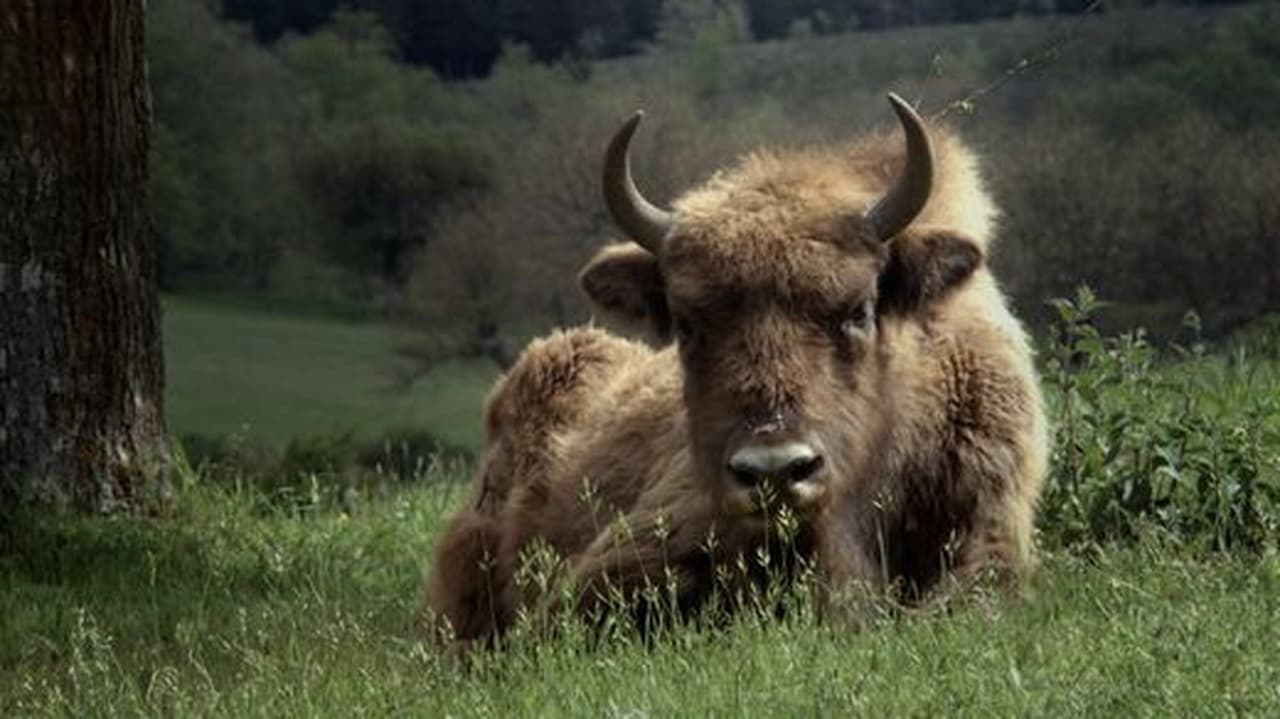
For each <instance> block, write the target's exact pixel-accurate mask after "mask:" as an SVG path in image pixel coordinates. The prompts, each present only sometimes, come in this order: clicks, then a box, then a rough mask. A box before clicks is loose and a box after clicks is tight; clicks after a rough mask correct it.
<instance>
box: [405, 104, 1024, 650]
mask: <svg viewBox="0 0 1280 719" xmlns="http://www.w3.org/2000/svg"><path fill="white" fill-rule="evenodd" d="M889 100H890V103H891V105H892V107H893V109H894V111H895V112H896V115H897V118H898V120H899V122H900V124H901V128H902V131H903V132H904V134H905V140H906V142H905V153H903V152H902V151H901V149H900V148H901V144H900V142H899V141H897V140H896V139H894V138H893V137H892V136H891V135H890V134H889V133H881V134H873V135H871V136H868V137H865V138H863V139H861V140H859V141H857V142H854V143H852V144H850V145H847V146H841V147H838V148H825V149H816V150H815V149H807V150H792V151H787V152H759V153H755V154H751V155H749V156H747V157H745V158H743V159H741V160H740V161H739V162H738V163H737V164H736V165H735V166H733V167H732V168H731V169H728V170H725V171H722V172H720V173H718V174H716V175H714V176H713V177H711V178H710V179H709V180H708V181H706V182H705V183H704V184H703V185H701V186H700V187H697V188H696V189H693V190H691V191H688V192H687V193H686V194H684V195H683V196H682V197H681V198H679V200H678V201H676V202H675V204H674V208H673V209H672V210H664V209H661V208H659V207H656V206H655V205H653V204H651V203H650V202H648V201H647V200H645V198H644V197H643V196H642V195H641V194H640V192H639V191H638V190H637V188H636V186H635V183H634V182H633V180H632V176H631V171H630V164H629V147H630V144H631V140H632V137H633V135H634V133H635V131H636V129H637V127H638V125H639V123H640V120H641V117H642V114H641V113H637V114H636V115H635V116H634V117H633V118H631V119H630V120H629V121H628V122H627V123H626V124H625V125H623V126H622V128H621V129H620V130H619V131H618V132H617V134H616V135H615V136H614V137H613V139H612V141H611V142H610V144H609V146H608V148H607V150H606V154H605V162H604V172H603V189H604V197H605V200H606V204H607V206H608V208H609V210H610V212H611V214H612V216H613V217H614V219H615V221H616V222H617V224H618V225H619V227H620V228H621V230H622V231H623V232H624V233H625V235H626V236H627V237H628V238H629V240H630V242H627V243H621V244H614V245H610V246H607V247H605V248H603V249H602V250H601V251H600V252H599V253H598V254H597V255H596V256H595V257H594V258H593V259H592V260H591V261H590V262H589V263H588V264H587V265H586V267H585V268H584V269H583V270H582V272H581V274H580V277H579V280H580V284H581V287H582V288H583V290H584V291H585V293H586V295H587V296H588V298H589V299H590V301H591V302H592V304H593V306H594V308H595V309H596V311H597V313H598V315H597V316H598V317H601V318H605V319H608V320H609V321H610V323H611V324H613V325H614V326H621V327H624V328H625V329H626V330H627V332H628V333H629V334H631V335H633V336H637V335H638V336H642V337H643V338H644V339H645V340H647V341H645V342H640V341H636V340H634V339H625V338H623V337H621V336H618V335H616V334H611V333H609V332H606V331H604V330H602V329H598V328H595V327H584V328H577V329H569V330H563V331H556V332H554V333H553V334H551V335H550V336H549V337H545V338H543V339H539V340H536V341H534V342H533V343H532V344H530V345H529V347H528V348H526V349H525V351H524V352H523V354H522V355H521V357H520V358H519V359H518V360H517V361H516V363H515V364H514V366H513V367H512V368H511V369H510V371H509V372H507V373H506V375H505V376H504V377H502V378H501V379H500V380H499V381H498V382H497V384H496V386H495V388H494V389H493V391H492V393H491V395H490V397H489V400H488V404H487V409H486V420H485V421H486V429H487V433H488V447H487V450H486V454H485V455H484V457H483V462H482V465H481V466H480V468H479V470H478V475H477V478H476V480H475V482H474V487H473V493H472V496H471V497H470V499H469V500H468V501H467V503H466V505H465V506H464V507H463V508H462V509H460V511H458V513H457V514H456V515H455V516H454V517H453V518H452V520H451V522H450V524H449V525H448V527H447V529H446V531H445V533H444V535H443V537H442V538H441V539H440V541H439V544H438V546H437V550H436V557H435V561H434V564H433V568H432V573H431V576H430V578H429V580H428V588H427V604H428V610H427V614H428V615H429V617H431V618H432V619H433V621H434V622H435V624H434V625H433V626H435V627H447V629H448V631H449V632H450V633H451V635H452V636H453V637H455V638H456V639H457V640H460V641H463V642H471V641H474V640H493V639H494V638H496V637H499V636H501V635H502V634H503V632H504V631H505V630H506V629H508V628H509V627H510V626H511V624H512V623H513V621H515V618H516V617H517V615H518V614H519V612H520V611H521V608H522V607H525V606H527V603H528V602H530V601H533V600H535V599H536V597H534V596H530V595H529V593H528V592H527V591H523V590H522V588H521V587H522V584H521V582H519V581H517V575H518V573H519V572H520V565H521V561H522V557H523V556H524V554H525V553H526V551H527V550H528V548H530V547H531V546H533V545H535V544H537V545H539V546H543V547H546V548H547V549H549V550H550V552H551V553H552V555H551V556H553V557H556V558H558V559H559V562H560V564H559V566H560V572H561V573H562V574H561V577H562V579H567V581H568V584H567V586H570V587H572V591H573V594H572V595H570V596H571V597H572V600H571V601H572V602H573V604H574V605H575V606H576V607H577V608H578V609H580V610H582V611H585V612H594V611H599V610H602V609H604V610H607V609H608V608H610V607H613V606H616V605H614V604H612V603H606V602H605V600H606V599H608V598H610V597H613V598H616V597H618V596H619V595H621V596H623V597H629V596H633V595H635V594H636V593H637V592H640V591H642V590H644V589H645V588H648V587H654V586H658V587H662V588H664V591H666V592H669V593H670V594H671V596H672V597H673V599H674V603H675V605H676V606H678V608H679V609H680V610H693V609H696V608H698V607H700V606H703V605H704V604H705V603H706V602H707V601H708V599H709V598H710V597H711V596H713V593H714V592H716V590H717V587H718V586H723V585H724V584H725V583H726V582H727V583H730V584H737V583H747V584H750V583H754V582H759V581H760V580H761V577H760V576H758V575H759V574H760V572H757V571H755V570H754V569H753V568H752V567H754V563H753V562H742V561H738V562H736V563H735V562H734V559H735V558H740V557H753V556H756V555H757V554H759V550H760V549H761V548H762V547H766V546H768V545H769V544H770V543H771V542H772V543H773V544H774V546H777V545H778V542H779V536H780V534H779V533H780V532H781V531H783V530H782V529H780V528H779V526H780V525H781V524H783V523H782V522H775V521H772V520H773V519H776V518H778V517H788V518H789V522H788V523H787V524H789V528H787V529H786V534H787V536H786V539H787V542H788V544H787V546H788V548H789V552H788V556H791V557H794V558H799V559H800V560H803V561H804V562H805V563H807V564H806V566H809V567H811V568H812V569H813V572H812V573H813V574H814V575H815V576H816V577H817V578H818V580H819V582H820V585H821V586H822V587H826V588H828V589H837V590H838V589H840V588H842V587H849V586H869V587H872V588H877V590H878V591H879V590H883V591H891V592H893V593H894V595H895V596H900V597H905V598H906V599H907V600H908V601H910V600H912V599H915V598H923V597H925V596H926V595H927V593H929V592H930V590H931V589H933V588H935V587H936V586H937V585H939V583H940V582H941V581H942V580H944V579H945V578H948V577H958V578H965V577H973V576H975V575H978V574H979V573H982V574H983V575H984V576H985V575H986V574H987V571H986V570H987V569H991V570H994V573H995V574H996V576H999V577H1005V578H1008V579H1009V580H1011V581H1012V582H1013V583H1014V585H1015V586H1016V584H1017V580H1018V579H1019V578H1021V577H1023V576H1025V573H1026V571H1027V570H1028V569H1029V568H1030V567H1031V566H1032V564H1033V558H1032V521H1033V515H1034V512H1035V507H1036V503H1037V498H1038V495H1039V493H1040V489H1041V484H1042V480H1043V476H1044V474H1045V469H1046V421H1045V417H1044V412H1043V409H1042V403H1041V396H1040V392H1039V389H1038V386H1037V377H1036V374H1035V370H1034V367H1033V364H1032V353H1031V351H1030V348H1029V344H1028V340H1027V336H1026V334H1025V333H1024V331H1023V329H1022V327H1021V325H1020V324H1019V322H1018V321H1017V320H1016V319H1015V317H1014V316H1013V314H1012V313H1011V312H1010V310H1009V307H1008V305H1007V304H1006V302H1005V300H1004V298H1003V296H1002V295H1001V293H1000V290H999V287H998V286H997V283H996V281H995V279H994V277H993V276H992V275H991V273H990V271H989V270H988V268H987V266H986V262H985V260H986V254H987V249H988V245H989V240H990V236H991V233H992V225H993V222H994V220H995V216H996V208H995V206H994V205H993V203H992V201H991V199H990V197H989V196H988V194H987V192H986V190H985V189H984V187H983V183H982V180H981V178H980V176H979V171H978V166H977V161H976V159H975V156H974V155H973V153H972V152H971V151H969V150H968V149H967V148H966V147H965V146H964V145H963V144H962V143H961V142H960V140H959V139H957V138H956V137H955V136H954V135H953V134H952V133H950V132H949V131H947V130H946V129H944V128H940V127H930V126H928V125H927V124H926V123H925V122H924V121H923V120H922V119H921V118H920V117H919V115H918V114H917V113H916V112H915V110H914V109H912V107H911V106H910V105H908V104H907V103H905V102H904V101H902V100H901V99H900V98H898V97H897V96H896V95H892V94H891V95H890V96H889ZM725 564H728V565H730V566H736V567H737V568H738V569H737V570H736V571H729V572H724V571H720V570H718V569H717V567H719V566H723V565H725ZM798 564H799V563H798V562H795V561H793V562H792V564H791V565H788V566H790V567H791V568H790V569H789V568H788V566H784V567H783V569H782V571H781V574H782V576H784V577H785V576H788V575H787V572H789V571H792V570H793V569H794V566H798ZM730 589H732V587H730Z"/></svg>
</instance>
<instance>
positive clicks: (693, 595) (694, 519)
mask: <svg viewBox="0 0 1280 719" xmlns="http://www.w3.org/2000/svg"><path fill="white" fill-rule="evenodd" d="M679 511H680V514H679V515H676V514H674V513H673V512H672V511H669V510H666V509H665V508H660V507H643V506H642V507H640V508H638V509H637V510H636V511H633V512H631V513H629V514H626V515H622V516H619V517H618V518H617V519H615V520H614V521H613V522H611V523H610V524H609V525H608V526H607V527H606V528H605V529H604V530H603V531H601V532H600V533H599V534H598V535H597V536H596V537H595V539H594V540H593V541H592V542H591V543H590V544H589V545H588V546H587V547H586V549H584V550H583V551H582V552H581V553H579V554H578V555H576V556H574V557H573V558H572V559H571V561H570V565H569V566H570V581H571V584H572V587H573V590H574V597H575V602H576V605H577V609H578V611H579V612H581V613H582V614H583V615H584V616H587V617H600V616H602V615H604V614H607V613H609V612H610V611H612V610H616V609H626V610H627V611H631V612H632V613H633V615H634V616H636V617H651V616H652V611H653V610H654V609H655V608H660V609H661V610H662V611H675V612H683V611H687V610H689V609H692V608H694V607H696V606H698V605H699V604H700V603H701V601H702V599H703V598H705V596H706V595H708V594H709V593H710V591H711V589H712V581H713V577H712V573H711V571H710V566H711V564H712V561H711V548H712V546H713V545H714V543H715V541H716V540H715V537H714V531H713V527H714V521H713V518H712V516H711V513H710V511H709V507H699V508H697V510H696V511H693V512H691V511H690V508H689V507H688V506H685V507H682V508H680V510H679Z"/></svg>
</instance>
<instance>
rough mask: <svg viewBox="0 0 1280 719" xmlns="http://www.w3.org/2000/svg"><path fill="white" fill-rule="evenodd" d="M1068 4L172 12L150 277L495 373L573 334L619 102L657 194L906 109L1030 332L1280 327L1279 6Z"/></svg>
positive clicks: (640, 1)
mask: <svg viewBox="0 0 1280 719" xmlns="http://www.w3.org/2000/svg"><path fill="white" fill-rule="evenodd" d="M1086 5H1087V3H1083V2H1075V1H1074V0H1072V1H1066V0H1003V1H1001V2H950V1H948V2H943V1H941V0H915V1H913V2H888V1H886V0H825V1H824V0H749V1H747V2H729V1H724V0H662V1H659V0H602V1H599V2H594V1H592V2H588V1H587V0H546V1H538V0H486V1H483V2H482V1H476V0H455V1H452V2H450V1H441V2H431V3H423V2H409V1H408V0H399V1H397V0H367V1H365V2H346V3H339V2H336V1H331V0H308V1H304V0H285V1H275V0H273V1H270V2H268V1H266V0H225V3H224V4H219V3H217V2H208V1H206V0H160V1H159V2H156V3H153V4H152V6H151V11H150V12H151V15H152V17H151V26H150V38H149V42H150V54H151V72H152V85H153V90H154V97H155V110H156V129H155V133H154V143H153V158H152V201H153V206H154V209H155V214H156V224H157V230H158V238H159V244H160V250H161V280H162V285H163V287H164V289H165V290H167V291H169V292H173V293H178V294H186V295H202V296H224V297H231V296H233V297H236V298H238V299H244V298H252V299H253V300H254V301H259V302H261V303H265V304H270V305H272V306H277V307H278V306H288V307H293V308H298V309H305V310H306V311H308V312H318V313H324V314H329V315H339V316H344V317H360V318H379V319H391V320H394V321H396V322H397V323H398V325H399V326H400V327H402V328H404V330H405V331H404V333H403V337H402V341H401V342H400V345H401V350H402V354H403V355H404V356H405V357H406V358H409V360H410V361H409V363H408V364H407V365H406V371H407V372H408V375H407V376H413V374H414V372H416V371H418V370H420V369H422V368H427V367H430V366H432V365H433V364H435V363H437V362H439V361H441V360H443V359H449V358H454V357H468V356H471V357H488V358H493V359H498V360H499V361H501V360H502V359H503V358H504V357H509V355H510V352H511V351H512V349H513V348H518V347H519V345H520V344H521V343H522V342H523V341H524V340H525V339H527V338H528V337H529V336H531V335H533V334H535V333H537V332H541V331H544V330H545V329H546V328H548V327H550V326H552V325H554V324H564V323H570V322H574V321H579V320H581V319H583V318H585V308H584V307H583V305H582V303H581V300H580V298H579V297H578V293H577V292H576V290H575V288H574V287H573V277H574V274H575V272H576V270H577V268H578V267H579V266H580V265H581V263H582V262H583V261H585V259H586V258H587V257H589V255H590V253H591V251H592V249H593V248H594V247H596V246H598V245H599V244H600V243H602V242H605V241H607V240H609V239H611V238H612V237H613V231H612V228H611V225H610V223H609V221H608V218H607V217H606V215H605V213H604V208H603V206H602V203H601V202H600V201H599V199H598V189H597V172H598V166H599V159H600V152H601V148H602V146H603V144H604V142H605V140H606V139H607V138H608V137H609V135H610V134H611V133H612V131H613V130H614V129H615V127H616V125H617V123H618V122H619V120H620V119H621V118H623V117H625V116H626V115H627V114H628V113H630V112H631V111H632V110H633V109H635V108H636V107H645V108H647V109H648V110H649V119H648V121H647V123H646V126H645V128H644V130H643V131H642V135H641V137H640V139H639V145H638V148H637V156H636V162H637V164H638V167H637V171H638V174H639V177H640V180H641V182H642V183H643V186H644V187H645V188H646V192H648V193H649V194H650V195H652V196H654V197H656V198H659V199H663V200H666V199H669V198H671V197H672V196H673V195H674V194H676V193H677V192H679V191H680V189H682V188H684V187H687V186H688V185H689V184H690V183H692V182H696V181H697V180H698V179H699V178H703V177H705V176H706V175H707V174H709V173H710V172H712V171H713V170H714V169H715V168H717V167H718V166H721V165H723V164H725V163H726V162H730V161H732V159H733V158H734V157H735V156H737V155H738V154H740V153H742V152H744V151H747V150H749V149H751V148H754V147H758V146H761V145H791V144H800V143H810V142H826V141H838V140H840V139H842V138H848V137H851V136H853V135H855V134H856V133H859V132H862V131H865V130H867V129H869V128H871V127H873V126H878V125H883V124H886V123H888V121H889V112H888V110H887V106H886V104H885V102H884V99H883V96H884V93H885V91H887V90H896V91H898V92H900V93H903V94H904V95H905V96H907V97H909V98H911V99H912V100H913V101H917V102H919V104H920V106H921V108H922V109H923V110H924V112H925V113H926V114H931V115H938V114H940V113H941V114H945V115H946V119H945V121H946V122H949V123H951V124H953V125H955V126H957V127H959V128H960V130H961V131H962V132H963V133H964V134H965V136H966V137H968V138H970V139H971V140H972V141H973V143H974V144H976V145H977V146H978V147H979V148H980V150H981V151H982V152H983V154H984V156H985V157H986V160H987V175H988V177H989V179H990V180H991V183H992V187H993V189H994V191H995V193H996V195H997V199H998V201H999V203H1000V204H1001V206H1002V207H1003V208H1004V209H1005V217H1004V221H1003V224H1002V230H1001V232H1000V235H999V237H1000V240H999V245H998V247H997V249H996V258H995V261H996V262H997V264H998V266H999V267H998V269H999V271H1000V273H1001V277H1002V279H1003V282H1004V284H1005V286H1006V288H1007V289H1008V291H1009V292H1010V293H1011V294H1012V296H1013V298H1014V300H1015V302H1016V303H1017V305H1018V307H1019V311H1020V312H1021V313H1022V314H1023V316H1025V317H1027V318H1028V319H1029V321H1031V322H1032V323H1033V324H1039V323H1040V321H1041V320H1042V319H1043V318H1045V317H1046V316H1047V313H1048V311H1049V310H1048V309H1047V304H1046V302H1047V300H1049V299H1050V298H1053V297H1057V296H1062V295H1065V294H1069V293H1070V292H1071V291H1072V290H1073V289H1074V288H1075V287H1076V286H1077V285H1078V284H1080V283H1088V284H1090V285H1091V286H1093V287H1094V288H1095V289H1096V290H1097V291H1098V293H1099V294H1100V295H1101V296H1102V297H1104V298H1106V299H1108V300H1110V301H1112V302H1113V303H1114V305H1113V306H1112V307H1111V309H1110V310H1109V311H1108V312H1107V313H1106V318H1107V319H1106V321H1108V322H1111V323H1112V324H1114V325H1117V326H1130V325H1135V324H1142V325H1145V326H1147V327H1149V328H1151V330H1152V331H1153V332H1154V333H1155V334H1156V335H1157V336H1164V337H1170V338H1174V337H1177V336H1178V335H1179V333H1182V332H1185V331H1187V330H1186V327H1187V323H1185V322H1184V319H1185V317H1186V313H1187V312H1188V311H1189V310H1193V311H1194V312H1195V313H1196V315H1195V317H1196V319H1195V321H1194V322H1192V323H1191V325H1192V326H1193V327H1194V331H1195V332H1197V333H1205V334H1208V335H1222V334H1225V333H1227V332H1230V331H1232V330H1234V329H1235V328H1236V327H1238V326H1240V325H1242V324H1244V323H1247V322H1249V321H1251V320H1253V319H1254V318H1256V317H1257V316H1259V315H1261V314H1264V313H1267V312H1275V311H1278V310H1280V241H1277V236H1276V228H1277V227H1280V203H1278V202H1276V200H1275V198H1276V197H1278V196H1280V130H1278V123H1277V120H1276V119H1277V118H1280V10H1277V9H1276V8H1275V7H1274V6H1272V5H1270V4H1248V3H1208V2H1201V3H1190V2H1185V3H1154V2H1129V3H1120V2H1111V3H1107V4H1106V5H1105V6H1103V7H1094V8H1093V9H1092V12H1090V13H1088V14H1083V15H1082V14H1081V11H1082V10H1083V9H1084V7H1085V6H1086ZM1210 6H1213V7H1210ZM1219 6H1223V7H1219ZM1010 73H1013V74H1015V75H1016V77H1013V79H1011V80H1010V81H1009V82H1008V83H1007V84H1004V85H1003V86H1001V87H1000V88H998V89H997V90H995V91H993V92H991V93H989V94H984V95H979V96H978V97H976V98H972V100H971V101H960V102H957V99H960V98H965V97H966V96H968V95H969V94H970V93H971V92H972V91H973V90H975V89H976V88H980V87H983V86H986V85H988V84H990V83H992V82H993V81H998V80H1000V79H1001V78H1003V77H1005V76H1006V75H1007V74H1010Z"/></svg>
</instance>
